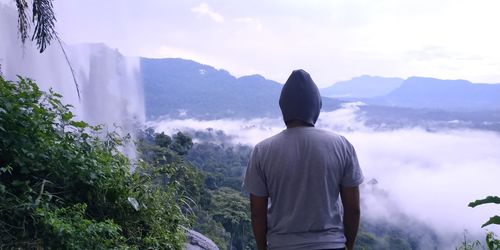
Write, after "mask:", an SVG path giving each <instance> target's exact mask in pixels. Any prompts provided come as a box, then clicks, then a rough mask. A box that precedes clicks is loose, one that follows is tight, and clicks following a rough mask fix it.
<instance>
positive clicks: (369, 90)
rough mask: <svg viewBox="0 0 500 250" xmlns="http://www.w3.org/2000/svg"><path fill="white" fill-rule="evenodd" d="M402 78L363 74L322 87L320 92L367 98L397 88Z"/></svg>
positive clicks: (385, 93) (381, 94) (334, 95)
mask: <svg viewBox="0 0 500 250" xmlns="http://www.w3.org/2000/svg"><path fill="white" fill-rule="evenodd" d="M403 81H404V79H401V78H387V77H379V76H368V75H363V76H360V77H355V78H352V79H351V80H348V81H343V82H337V83H335V84H333V85H332V86H330V87H326V88H322V89H321V90H320V91H321V94H322V95H324V96H328V97H336V98H367V97H368V98H369V97H376V96H383V95H387V94H389V93H390V92H391V91H393V90H395V89H396V88H398V87H399V86H400V85H401V83H402V82H403Z"/></svg>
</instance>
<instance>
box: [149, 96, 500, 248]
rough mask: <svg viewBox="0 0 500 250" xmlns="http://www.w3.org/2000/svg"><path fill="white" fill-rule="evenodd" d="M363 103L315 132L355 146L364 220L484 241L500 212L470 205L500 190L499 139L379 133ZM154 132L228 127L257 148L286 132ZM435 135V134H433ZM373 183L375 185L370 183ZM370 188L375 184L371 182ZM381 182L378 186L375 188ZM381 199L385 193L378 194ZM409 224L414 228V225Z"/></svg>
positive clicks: (446, 239)
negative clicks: (491, 220)
mask: <svg viewBox="0 0 500 250" xmlns="http://www.w3.org/2000/svg"><path fill="white" fill-rule="evenodd" d="M360 105H363V104H362V103H350V104H346V105H344V106H343V108H341V109H338V110H335V111H332V112H322V113H321V114H320V117H319V120H318V123H317V127H319V128H323V129H326V130H330V131H332V132H335V133H339V134H342V135H344V136H345V137H346V138H347V139H348V140H350V141H351V143H352V144H353V145H354V147H355V148H356V151H357V154H358V158H359V161H360V164H361V167H362V169H363V172H364V175H365V182H364V184H363V186H362V194H361V195H362V200H363V208H364V210H363V218H364V219H368V220H373V221H377V220H383V221H386V222H387V223H393V224H400V225H406V224H407V223H406V222H404V221H401V220H404V218H405V217H401V216H396V215H405V216H407V217H409V218H411V219H414V220H418V221H419V222H421V223H423V224H425V225H427V226H429V227H431V228H432V229H433V230H434V231H435V233H436V234H437V235H438V237H439V240H440V243H441V245H442V246H443V247H445V248H453V249H454V247H455V246H457V245H458V244H459V243H460V240H461V239H462V238H463V233H464V230H467V231H468V233H469V237H472V238H475V237H478V238H477V239H481V240H482V238H483V237H484V233H485V230H486V229H487V230H489V231H493V232H495V233H496V234H499V233H500V230H499V229H498V227H497V228H495V226H489V227H487V228H486V229H482V228H481V225H482V224H483V223H484V222H486V221H487V220H488V219H489V217H491V216H493V215H494V214H497V213H498V209H496V207H495V206H494V205H483V206H479V207H476V208H469V207H468V206H467V205H468V203H469V202H471V201H474V200H476V199H481V198H485V197H486V196H488V195H494V194H496V193H497V192H498V190H499V188H500V185H499V184H498V177H499V176H500V134H499V133H497V132H490V131H480V130H473V129H453V130H442V129H440V130H432V131H433V132H431V131H429V129H425V128H420V127H412V128H403V129H397V130H391V131H379V130H376V129H373V128H370V127H367V126H365V125H364V118H363V114H362V113H361V112H360V110H359V106H360ZM147 125H148V126H150V127H153V128H154V129H155V130H156V131H164V132H166V133H170V134H171V133H174V132H177V131H185V130H193V129H194V130H206V129H208V128H212V129H216V130H223V131H224V132H225V133H226V134H227V135H229V136H230V138H232V139H231V143H234V144H238V143H239V144H247V145H251V146H252V145H255V144H256V143H258V142H259V141H261V140H263V139H265V138H267V137H270V136H272V135H274V134H276V133H279V132H280V131H282V130H283V129H285V126H284V123H283V122H282V120H281V118H278V117H277V118H260V119H250V120H231V119H222V120H194V119H184V120H172V119H165V120H157V121H151V122H149V123H148V124H147ZM436 131H437V132H436ZM372 180H376V181H372ZM369 183H370V184H369ZM375 183H376V184H375ZM381 194H382V195H381ZM409 226H411V225H409Z"/></svg>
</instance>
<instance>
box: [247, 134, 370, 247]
mask: <svg viewBox="0 0 500 250" xmlns="http://www.w3.org/2000/svg"><path fill="white" fill-rule="evenodd" d="M362 182H363V174H362V172H361V169H360V167H359V164H358V159H357V157H356V152H355V150H354V147H353V146H352V145H351V144H350V143H349V141H347V139H345V138H344V137H343V136H340V135H337V134H334V133H331V132H328V131H325V130H321V129H317V128H314V127H296V128H290V129H286V130H284V131H282V132H281V133H279V134H277V135H275V136H273V137H270V138H268V139H266V140H264V141H262V142H260V143H259V144H257V145H256V146H255V148H254V150H253V152H252V155H251V157H250V162H249V164H248V168H247V171H246V175H245V181H244V183H243V187H244V188H245V189H246V190H247V191H248V192H250V193H252V194H254V195H256V196H260V197H265V196H268V197H269V207H268V214H267V217H268V220H267V228H268V231H267V240H268V247H269V249H290V250H292V249H327V248H342V247H344V246H345V241H346V239H345V236H344V233H343V223H342V213H343V212H342V204H341V202H340V199H339V192H340V187H341V186H343V187H354V186H358V185H359V184H361V183H362Z"/></svg>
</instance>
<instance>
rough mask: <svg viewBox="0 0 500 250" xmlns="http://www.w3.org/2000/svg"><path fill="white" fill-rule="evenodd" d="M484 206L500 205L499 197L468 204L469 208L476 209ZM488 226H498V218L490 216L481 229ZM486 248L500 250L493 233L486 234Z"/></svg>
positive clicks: (499, 223)
mask: <svg viewBox="0 0 500 250" xmlns="http://www.w3.org/2000/svg"><path fill="white" fill-rule="evenodd" d="M484 204H500V197H498V196H488V197H486V198H484V199H480V200H475V201H473V202H470V203H469V207H472V208H474V207H476V206H479V205H484ZM489 225H500V216H498V215H495V216H492V217H491V218H490V219H489V220H488V221H486V222H485V223H484V224H483V225H482V226H481V227H485V226H489ZM486 246H487V247H488V249H490V250H498V249H500V240H499V239H497V238H495V234H494V233H493V232H488V233H487V234H486Z"/></svg>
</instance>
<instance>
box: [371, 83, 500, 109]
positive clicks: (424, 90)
mask: <svg viewBox="0 0 500 250" xmlns="http://www.w3.org/2000/svg"><path fill="white" fill-rule="evenodd" d="M374 103H377V104H380V105H388V106H397V107H411V108H434V109H443V110H454V111H460V110H461V111H474V110H500V84H479V83H471V82H469V81H466V80H440V79H435V78H427V77H410V78H408V79H406V80H405V81H403V83H402V84H401V86H400V87H399V88H397V89H395V90H393V91H392V92H391V93H389V94H388V95H385V96H384V97H382V98H379V99H375V100H374Z"/></svg>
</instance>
